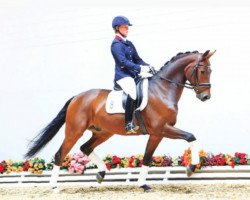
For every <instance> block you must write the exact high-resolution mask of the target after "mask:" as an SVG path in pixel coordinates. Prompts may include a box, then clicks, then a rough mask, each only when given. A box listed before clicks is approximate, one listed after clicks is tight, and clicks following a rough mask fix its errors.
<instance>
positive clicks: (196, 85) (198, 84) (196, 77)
mask: <svg viewBox="0 0 250 200" xmlns="http://www.w3.org/2000/svg"><path fill="white" fill-rule="evenodd" d="M200 61H201V55H200V54H198V57H197V60H196V64H195V66H194V69H193V71H192V74H191V76H190V80H191V78H192V77H193V76H194V78H195V84H192V83H184V84H183V83H180V82H176V81H174V80H171V79H168V78H163V77H161V76H160V78H161V79H162V80H166V81H168V82H170V83H174V84H176V85H178V86H181V87H185V88H188V89H193V90H194V91H195V92H196V93H199V90H198V89H197V88H198V87H206V88H211V84H210V83H199V80H198V75H197V72H198V68H199V66H203V67H207V68H208V67H210V65H204V64H200Z"/></svg>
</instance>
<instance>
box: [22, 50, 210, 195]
mask: <svg viewBox="0 0 250 200" xmlns="http://www.w3.org/2000/svg"><path fill="white" fill-rule="evenodd" d="M214 53H215V51H210V50H207V51H206V52H205V53H199V52H198V51H194V52H186V53H179V54H177V55H176V56H174V57H173V58H172V59H171V60H170V61H168V62H166V63H165V64H164V65H163V67H161V69H160V70H159V71H158V72H157V73H155V74H154V75H153V76H152V77H150V78H148V103H147V106H146V107H145V109H143V110H142V111H141V116H142V119H143V121H144V124H145V127H146V129H147V131H148V133H149V139H148V141H147V146H146V150H145V153H144V157H143V163H142V167H141V169H140V174H139V178H138V186H140V187H141V188H143V190H144V191H145V192H151V191H153V190H152V188H151V187H150V186H149V185H147V184H146V177H147V174H148V169H149V165H150V162H151V159H152V156H153V154H154V151H155V149H156V148H157V146H158V145H159V143H160V142H161V141H162V139H163V138H171V139H182V140H185V141H187V142H188V143H189V144H190V149H191V155H192V162H191V164H190V165H189V166H188V167H187V169H186V173H187V176H191V175H192V174H193V173H194V171H195V167H196V165H197V164H198V163H199V153H198V152H199V148H198V145H197V139H196V138H195V136H194V135H193V134H192V133H189V132H186V131H183V130H180V129H178V128H176V127H174V125H175V124H176V120H177V113H178V101H179V100H180V97H181V95H182V92H183V89H184V88H189V89H193V90H194V91H195V93H196V97H197V98H198V99H199V100H201V101H206V100H208V99H210V97H211V94H210V88H211V84H210V74H211V68H210V61H209V59H210V57H211V56H212V55H213V54H214ZM109 93H110V90H105V89H91V90H88V91H85V92H83V93H80V94H78V95H76V96H74V97H72V98H70V99H69V100H68V101H67V102H66V104H65V105H64V107H63V108H62V109H61V110H60V112H59V113H58V115H57V116H56V117H55V118H54V119H53V120H52V121H51V123H49V124H48V125H47V126H46V127H45V128H44V129H43V130H41V132H40V133H39V134H38V135H37V136H36V137H35V138H34V139H33V140H31V142H30V144H29V145H30V147H29V149H28V152H27V153H26V154H25V157H26V158H31V157H32V156H34V155H35V154H37V153H38V152H39V151H40V150H41V149H42V148H44V147H45V145H46V144H47V143H48V142H49V141H50V140H51V139H52V138H53V137H54V136H55V135H56V133H57V132H58V131H59V129H60V128H61V127H62V126H63V124H64V123H66V124H65V138H64V140H63V143H62V145H61V147H60V148H59V150H58V151H57V152H56V154H55V165H54V168H53V171H52V176H51V181H50V183H51V186H52V188H53V189H55V190H56V189H57V190H58V188H57V184H56V183H57V178H58V174H59V170H60V166H61V165H62V162H63V160H64V158H65V157H66V155H67V154H68V153H69V151H70V150H71V149H72V147H73V146H74V144H75V143H76V142H77V141H78V139H79V138H80V137H82V136H83V133H84V132H85V130H90V131H91V132H92V137H91V138H90V139H89V140H88V141H87V142H86V143H84V144H83V145H81V147H80V150H81V151H82V152H83V153H84V154H85V155H87V156H89V157H90V158H91V160H92V161H93V162H94V163H95V164H96V165H97V168H98V173H97V175H96V178H97V181H98V182H99V183H101V182H102V180H103V179H104V176H105V173H106V171H107V168H106V165H105V163H104V162H103V160H102V159H101V158H100V157H98V155H96V154H95V152H94V149H95V148H96V147H97V146H99V145H100V144H102V143H103V142H105V141H107V140H108V139H109V138H111V137H112V136H113V135H114V134H119V135H123V136H131V135H133V136H138V135H141V134H142V130H141V127H140V129H139V130H138V131H137V133H135V134H129V135H128V134H126V131H125V127H124V124H125V119H124V114H108V113H107V112H106V110H105V103H106V99H107V96H108V94H109ZM135 123H136V124H137V123H138V120H137V119H135Z"/></svg>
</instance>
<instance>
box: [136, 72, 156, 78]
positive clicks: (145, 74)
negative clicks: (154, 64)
mask: <svg viewBox="0 0 250 200" xmlns="http://www.w3.org/2000/svg"><path fill="white" fill-rule="evenodd" d="M139 75H140V76H141V77H142V78H149V77H151V76H153V74H150V73H148V72H141V73H140V74H139Z"/></svg>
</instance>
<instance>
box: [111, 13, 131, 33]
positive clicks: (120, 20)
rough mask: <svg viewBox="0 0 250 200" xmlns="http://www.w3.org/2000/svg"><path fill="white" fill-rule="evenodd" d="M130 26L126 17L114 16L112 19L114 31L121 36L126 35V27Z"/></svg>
mask: <svg viewBox="0 0 250 200" xmlns="http://www.w3.org/2000/svg"><path fill="white" fill-rule="evenodd" d="M129 26H132V24H131V23H130V22H129V20H128V18H127V17H124V16H116V17H115V18H114V19H113V21H112V27H113V29H114V31H115V33H120V34H121V35H122V36H123V37H126V36H127V35H128V27H129Z"/></svg>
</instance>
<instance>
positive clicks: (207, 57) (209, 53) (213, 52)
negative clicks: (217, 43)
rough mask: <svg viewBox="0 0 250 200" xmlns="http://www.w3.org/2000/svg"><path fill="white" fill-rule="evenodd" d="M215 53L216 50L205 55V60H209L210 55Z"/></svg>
mask: <svg viewBox="0 0 250 200" xmlns="http://www.w3.org/2000/svg"><path fill="white" fill-rule="evenodd" d="M215 52H216V50H214V51H212V52H209V54H208V55H207V59H209V58H210V57H211V56H212V55H214V53H215Z"/></svg>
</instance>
